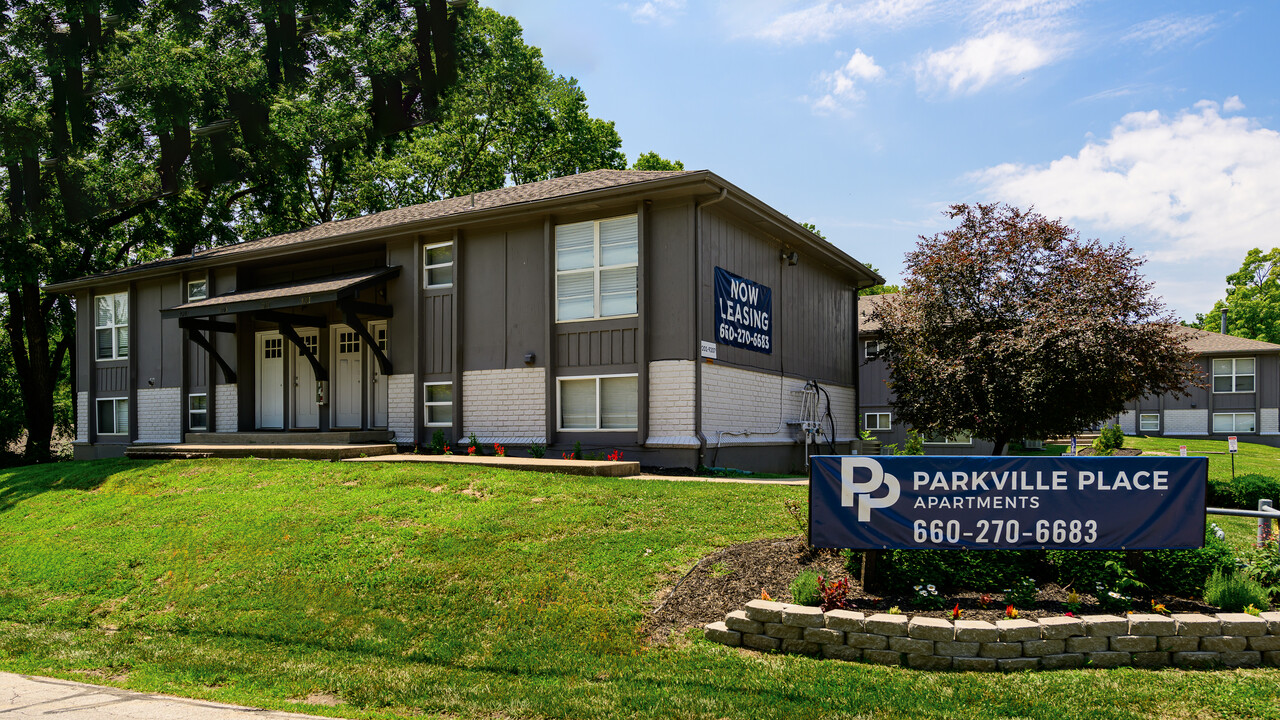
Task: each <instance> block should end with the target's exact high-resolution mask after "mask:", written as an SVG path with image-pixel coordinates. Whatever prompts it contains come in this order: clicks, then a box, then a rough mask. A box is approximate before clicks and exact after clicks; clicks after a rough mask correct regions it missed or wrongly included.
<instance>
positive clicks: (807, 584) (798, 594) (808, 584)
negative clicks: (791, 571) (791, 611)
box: [790, 570, 822, 607]
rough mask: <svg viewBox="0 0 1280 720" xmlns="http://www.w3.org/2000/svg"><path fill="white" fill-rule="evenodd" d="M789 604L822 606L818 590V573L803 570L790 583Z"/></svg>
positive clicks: (820, 594)
mask: <svg viewBox="0 0 1280 720" xmlns="http://www.w3.org/2000/svg"><path fill="white" fill-rule="evenodd" d="M790 590H791V602H793V603H795V604H797V605H810V606H813V607H817V606H818V605H821V604H822V593H821V592H820V591H819V589H818V573H816V572H814V571H812V570H805V571H804V572H802V573H800V574H799V575H797V576H796V579H795V580H792V581H791V587H790Z"/></svg>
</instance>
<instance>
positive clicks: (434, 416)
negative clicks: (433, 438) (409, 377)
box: [422, 382, 453, 427]
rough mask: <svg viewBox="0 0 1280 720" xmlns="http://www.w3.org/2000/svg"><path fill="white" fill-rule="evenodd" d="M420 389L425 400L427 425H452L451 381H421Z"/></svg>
mask: <svg viewBox="0 0 1280 720" xmlns="http://www.w3.org/2000/svg"><path fill="white" fill-rule="evenodd" d="M422 390H423V392H422V395H423V398H424V399H425V402H426V410H427V415H426V419H427V425H429V426H432V427H449V426H451V425H453V383H451V382H429V383H423V387H422Z"/></svg>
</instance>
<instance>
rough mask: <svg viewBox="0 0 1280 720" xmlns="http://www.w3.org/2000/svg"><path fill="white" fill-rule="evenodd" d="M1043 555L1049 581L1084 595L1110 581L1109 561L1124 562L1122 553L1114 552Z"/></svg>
mask: <svg viewBox="0 0 1280 720" xmlns="http://www.w3.org/2000/svg"><path fill="white" fill-rule="evenodd" d="M1044 555H1045V563H1046V565H1048V566H1049V579H1050V580H1052V581H1053V582H1056V583H1057V584H1059V585H1061V586H1062V587H1071V588H1075V589H1076V590H1078V591H1080V592H1085V593H1092V592H1093V591H1094V588H1096V587H1097V586H1098V585H1099V584H1103V585H1105V584H1106V583H1108V582H1110V581H1111V573H1110V572H1109V571H1108V570H1107V567H1106V565H1107V563H1108V562H1109V561H1123V560H1124V553H1122V552H1119V551H1115V550H1046V551H1045V554H1044Z"/></svg>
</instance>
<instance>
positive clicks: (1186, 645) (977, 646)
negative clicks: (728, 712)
mask: <svg viewBox="0 0 1280 720" xmlns="http://www.w3.org/2000/svg"><path fill="white" fill-rule="evenodd" d="M706 637H707V639H708V640H712V641H714V642H718V643H721V644H723V645H730V646H733V647H739V646H741V647H747V648H753V649H756V650H766V651H767V650H776V651H781V652H786V653H800V654H805V655H821V656H822V657H825V658H836V659H839V660H862V661H865V662H870V663H877V664H881V665H906V666H908V667H913V668H920V669H923V670H979V671H988V672H990V671H996V670H1056V669H1059V668H1080V667H1086V666H1088V667H1099V668H1109V667H1119V666H1121V665H1132V666H1134V667H1145V668H1159V667H1167V666H1170V665H1173V666H1176V667H1181V668H1214V667H1258V666H1259V665H1269V666H1271V667H1280V612H1265V613H1262V615H1261V616H1260V617H1259V616H1253V615H1248V614H1246V613H1218V614H1217V615H1194V614H1185V615H1180V614H1174V615H1151V614H1139V613H1134V614H1130V615H1128V616H1127V617H1117V616H1114V615H1085V616H1083V617H1066V616H1062V617H1047V618H1040V619H1039V620H999V621H997V622H995V623H989V622H983V621H980V620H957V621H955V622H954V623H953V622H951V621H949V620H943V619H941V618H931V617H908V616H906V615H889V614H883V613H881V614H876V615H871V616H869V617H868V616H867V615H865V614H864V613H861V612H857V611H852V610H832V611H830V612H827V613H824V612H822V610H820V609H818V608H816V607H807V606H804V605H789V604H786V603H779V602H770V601H767V600H752V601H751V602H749V603H747V607H746V609H745V610H737V611H734V612H731V613H729V614H728V615H727V616H725V619H724V621H723V622H714V623H711V624H710V625H707V626H706Z"/></svg>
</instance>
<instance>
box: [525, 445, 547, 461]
mask: <svg viewBox="0 0 1280 720" xmlns="http://www.w3.org/2000/svg"><path fill="white" fill-rule="evenodd" d="M546 454H547V446H546V445H542V444H539V443H534V444H532V445H530V446H529V457H531V458H540V457H542V456H544V455H546Z"/></svg>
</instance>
